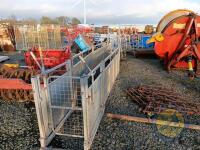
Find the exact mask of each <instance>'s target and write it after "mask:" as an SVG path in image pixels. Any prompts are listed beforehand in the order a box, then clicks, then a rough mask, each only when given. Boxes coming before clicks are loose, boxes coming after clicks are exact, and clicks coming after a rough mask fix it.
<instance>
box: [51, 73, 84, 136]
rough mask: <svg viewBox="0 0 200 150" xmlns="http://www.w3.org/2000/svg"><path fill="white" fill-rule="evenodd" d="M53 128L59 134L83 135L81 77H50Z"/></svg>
mask: <svg viewBox="0 0 200 150" xmlns="http://www.w3.org/2000/svg"><path fill="white" fill-rule="evenodd" d="M48 82H49V84H48V93H49V100H50V112H51V120H52V123H53V124H52V129H53V131H54V132H55V133H56V134H58V135H66V136H72V137H83V113H82V98H81V88H80V78H75V77H70V76H66V75H63V76H60V77H49V79H48Z"/></svg>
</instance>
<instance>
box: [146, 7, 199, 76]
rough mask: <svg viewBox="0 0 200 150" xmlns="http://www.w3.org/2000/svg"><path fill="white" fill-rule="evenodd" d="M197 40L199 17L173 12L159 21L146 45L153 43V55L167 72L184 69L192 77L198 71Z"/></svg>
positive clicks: (190, 12) (182, 12) (192, 13)
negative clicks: (155, 55) (154, 32)
mask: <svg viewBox="0 0 200 150" xmlns="http://www.w3.org/2000/svg"><path fill="white" fill-rule="evenodd" d="M199 40H200V16H199V15H197V14H195V13H194V12H192V11H190V10H175V11H173V12H170V13H168V14H167V15H166V16H164V17H163V19H161V21H160V22H159V24H158V26H157V33H156V34H155V35H153V36H152V38H151V39H150V40H149V41H148V43H151V42H155V47H154V49H155V53H156V54H157V56H158V57H159V58H161V59H162V60H163V61H164V67H165V68H166V69H167V70H168V71H170V70H171V69H173V68H178V69H186V70H189V76H191V77H194V76H195V73H197V72H198V69H199V65H198V64H199V61H200V43H199Z"/></svg>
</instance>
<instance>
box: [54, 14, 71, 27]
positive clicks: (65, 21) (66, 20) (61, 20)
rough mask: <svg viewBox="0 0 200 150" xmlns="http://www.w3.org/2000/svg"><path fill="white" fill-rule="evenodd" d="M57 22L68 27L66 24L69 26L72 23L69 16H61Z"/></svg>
mask: <svg viewBox="0 0 200 150" xmlns="http://www.w3.org/2000/svg"><path fill="white" fill-rule="evenodd" d="M55 20H56V22H57V23H58V24H60V25H66V24H69V22H70V18H69V17H67V16H60V17H57V18H56V19H55Z"/></svg>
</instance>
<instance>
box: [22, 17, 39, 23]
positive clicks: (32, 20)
mask: <svg viewBox="0 0 200 150" xmlns="http://www.w3.org/2000/svg"><path fill="white" fill-rule="evenodd" d="M23 23H25V24H37V23H38V20H36V19H34V18H28V19H24V20H23Z"/></svg>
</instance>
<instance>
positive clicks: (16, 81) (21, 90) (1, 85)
mask: <svg viewBox="0 0 200 150" xmlns="http://www.w3.org/2000/svg"><path fill="white" fill-rule="evenodd" d="M35 74H36V72H35V71H34V70H31V69H23V68H9V67H6V66H0V99H3V100H6V101H19V102H25V101H32V100H33V94H32V86H31V77H32V76H34V75H35ZM11 83H12V84H11Z"/></svg>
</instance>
